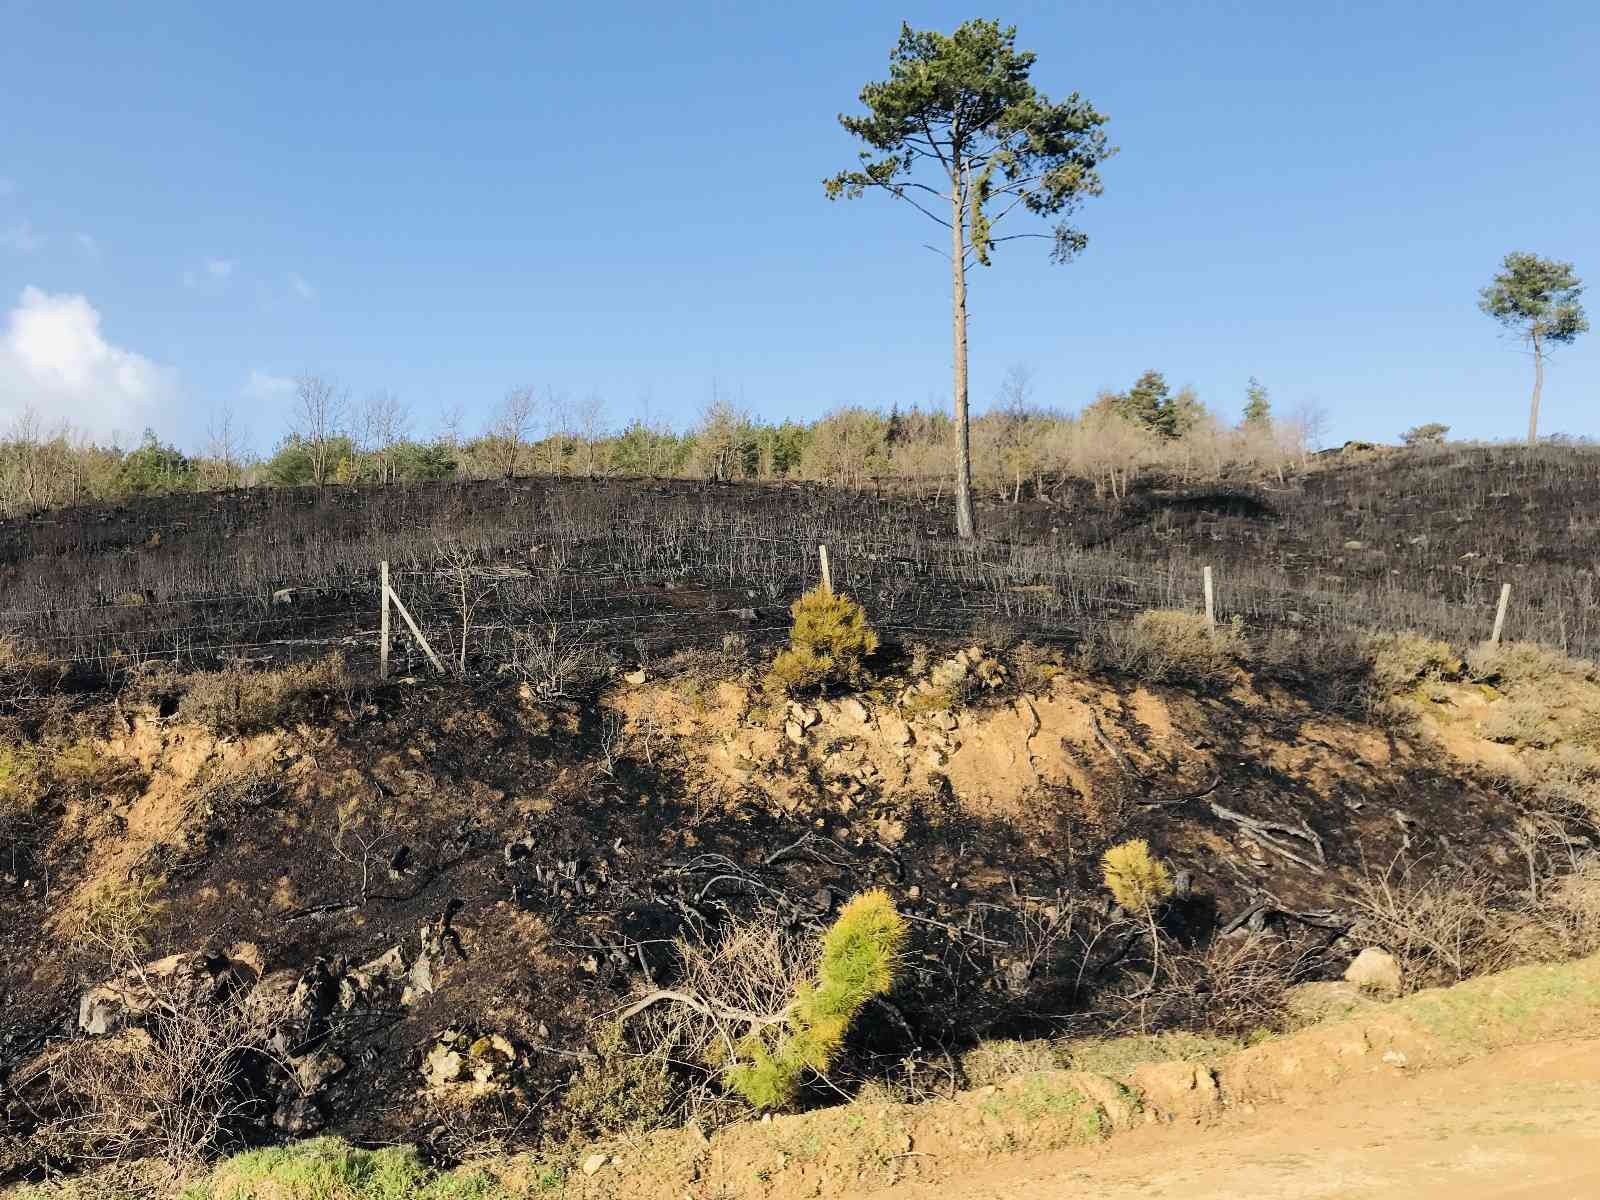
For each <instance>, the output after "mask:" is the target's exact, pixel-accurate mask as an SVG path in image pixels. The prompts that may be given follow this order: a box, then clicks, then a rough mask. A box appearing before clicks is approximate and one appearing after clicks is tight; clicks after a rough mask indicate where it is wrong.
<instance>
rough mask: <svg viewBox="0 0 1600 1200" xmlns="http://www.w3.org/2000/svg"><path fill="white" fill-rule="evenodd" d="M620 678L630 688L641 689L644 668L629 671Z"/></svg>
mask: <svg viewBox="0 0 1600 1200" xmlns="http://www.w3.org/2000/svg"><path fill="white" fill-rule="evenodd" d="M622 678H623V680H624V681H625V682H626V683H628V684H629V685H630V686H632V687H641V686H643V684H644V681H645V673H644V668H643V667H640V668H639V669H638V670H637V671H629V672H628V673H627V674H626V675H624V676H623V677H622Z"/></svg>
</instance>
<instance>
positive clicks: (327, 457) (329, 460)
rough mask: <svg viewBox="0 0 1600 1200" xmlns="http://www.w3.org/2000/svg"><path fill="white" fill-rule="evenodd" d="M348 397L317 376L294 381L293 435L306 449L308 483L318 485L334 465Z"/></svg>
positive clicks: (343, 430)
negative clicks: (309, 470)
mask: <svg viewBox="0 0 1600 1200" xmlns="http://www.w3.org/2000/svg"><path fill="white" fill-rule="evenodd" d="M348 409H349V398H348V396H347V395H346V393H345V392H344V391H343V390H341V389H340V388H339V387H338V386H337V385H335V384H334V383H332V382H331V381H329V380H327V379H324V378H323V377H322V376H320V375H312V374H309V373H308V374H305V375H301V376H300V377H299V378H297V379H296V380H295V381H294V412H293V420H294V425H293V430H292V432H293V433H294V435H295V436H296V437H297V438H299V439H300V442H301V444H302V445H303V446H305V448H306V453H307V455H308V456H309V458H310V462H311V482H312V483H314V484H316V486H317V487H322V486H323V485H324V484H326V483H327V482H328V480H329V479H331V478H332V477H333V472H334V470H335V469H336V468H337V467H338V465H339V463H338V455H339V450H340V445H339V443H340V439H341V438H342V437H343V436H344V435H345V432H346V431H345V422H346V418H347V416H348Z"/></svg>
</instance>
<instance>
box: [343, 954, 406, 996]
mask: <svg viewBox="0 0 1600 1200" xmlns="http://www.w3.org/2000/svg"><path fill="white" fill-rule="evenodd" d="M407 981H408V973H407V971H406V964H405V959H404V958H403V957H402V956H401V953H400V947H399V946H390V947H389V949H388V950H386V951H384V952H383V953H382V954H381V955H379V956H378V957H377V958H375V959H373V960H372V961H370V962H365V963H362V964H361V965H360V966H359V967H355V968H353V969H352V970H350V971H347V972H345V974H344V975H343V976H342V977H341V978H340V980H339V1008H340V1010H341V1011H344V1012H349V1011H350V1010H351V1009H353V1008H386V1007H388V1006H389V1005H390V1004H392V1003H394V1002H395V1001H396V1000H399V1001H401V1002H402V1003H404V1002H405V997H404V994H403V993H404V992H405V990H406V983H407Z"/></svg>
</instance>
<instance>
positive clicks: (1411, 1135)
mask: <svg viewBox="0 0 1600 1200" xmlns="http://www.w3.org/2000/svg"><path fill="white" fill-rule="evenodd" d="M874 1197H875V1200H934V1198H937V1200H988V1198H990V1197H993V1198H995V1200H1000V1198H1002V1197H1004V1198H1005V1200H1069V1198H1070V1200H1083V1198H1093V1200H1135V1198H1137V1200H1168V1198H1171V1200H1376V1198H1378V1197H1402V1198H1403V1200H1534V1198H1535V1197H1537V1198H1538V1200H1600V1040H1590V1041H1567V1042H1555V1043H1548V1044H1544V1045H1536V1046H1526V1047H1519V1048H1517V1049H1513V1050H1506V1051H1502V1052H1499V1053H1495V1054H1491V1055H1489V1056H1488V1057H1485V1058H1482V1059H1479V1060H1477V1061H1476V1062H1472V1063H1469V1064H1467V1065H1465V1066H1461V1067H1455V1068H1449V1069H1443V1070H1435V1071H1430V1072H1427V1073H1425V1074H1421V1075H1418V1076H1415V1077H1411V1078H1406V1077H1403V1076H1402V1077H1398V1078H1383V1077H1379V1078H1376V1079H1370V1080H1363V1081H1361V1082H1359V1083H1353V1084H1352V1085H1351V1086H1350V1088H1349V1089H1348V1090H1346V1091H1344V1092H1338V1093H1334V1094H1331V1095H1327V1096H1324V1097H1321V1098H1320V1099H1319V1100H1317V1101H1316V1102H1315V1103H1312V1104H1310V1105H1307V1106H1303V1107H1297V1106H1295V1105H1292V1104H1280V1105H1272V1106H1270V1107H1266V1108H1263V1109H1261V1110H1259V1111H1257V1112H1255V1113H1246V1114H1239V1115H1235V1116H1230V1117H1229V1118H1227V1119H1226V1120H1224V1121H1221V1122H1219V1123H1218V1124H1215V1125H1213V1126H1211V1127H1209V1128H1198V1127H1195V1126H1185V1127H1177V1126H1167V1127H1160V1128H1156V1127H1152V1128H1147V1129H1143V1130H1140V1131H1137V1132H1134V1133H1130V1134H1127V1135H1124V1136H1120V1137H1117V1138H1115V1139H1113V1140H1112V1141H1111V1142H1110V1143H1108V1144H1107V1145H1105V1146H1103V1147H1097V1148H1095V1149H1093V1150H1068V1151H1061V1152H1058V1153H1055V1154H1049V1155H1044V1156H1041V1157H1037V1158H1032V1159H1021V1160H1011V1161H1003V1160H1002V1161H999V1162H992V1163H989V1164H986V1165H984V1166H983V1167H981V1168H976V1169H971V1168H969V1169H962V1168H960V1167H957V1168H955V1169H954V1170H953V1172H952V1174H951V1175H950V1176H949V1177H948V1178H945V1179H941V1180H940V1181H939V1182H937V1183H915V1184H912V1183H908V1184H903V1185H900V1186H898V1187H894V1188H891V1189H889V1190H887V1191H883V1192H877V1193H875V1194H874Z"/></svg>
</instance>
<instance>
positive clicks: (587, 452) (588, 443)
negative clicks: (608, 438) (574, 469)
mask: <svg viewBox="0 0 1600 1200" xmlns="http://www.w3.org/2000/svg"><path fill="white" fill-rule="evenodd" d="M605 420H606V402H605V401H604V400H603V399H601V398H600V396H599V395H598V394H596V393H594V392H591V393H589V395H587V396H585V397H584V398H583V399H582V400H581V401H579V402H578V414H577V433H578V451H579V453H580V454H581V455H582V461H581V463H580V464H579V465H580V466H581V467H582V468H583V472H584V474H585V475H605V474H608V473H609V466H610V464H609V463H607V462H603V461H602V443H603V442H604V441H605V435H606V428H605Z"/></svg>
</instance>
